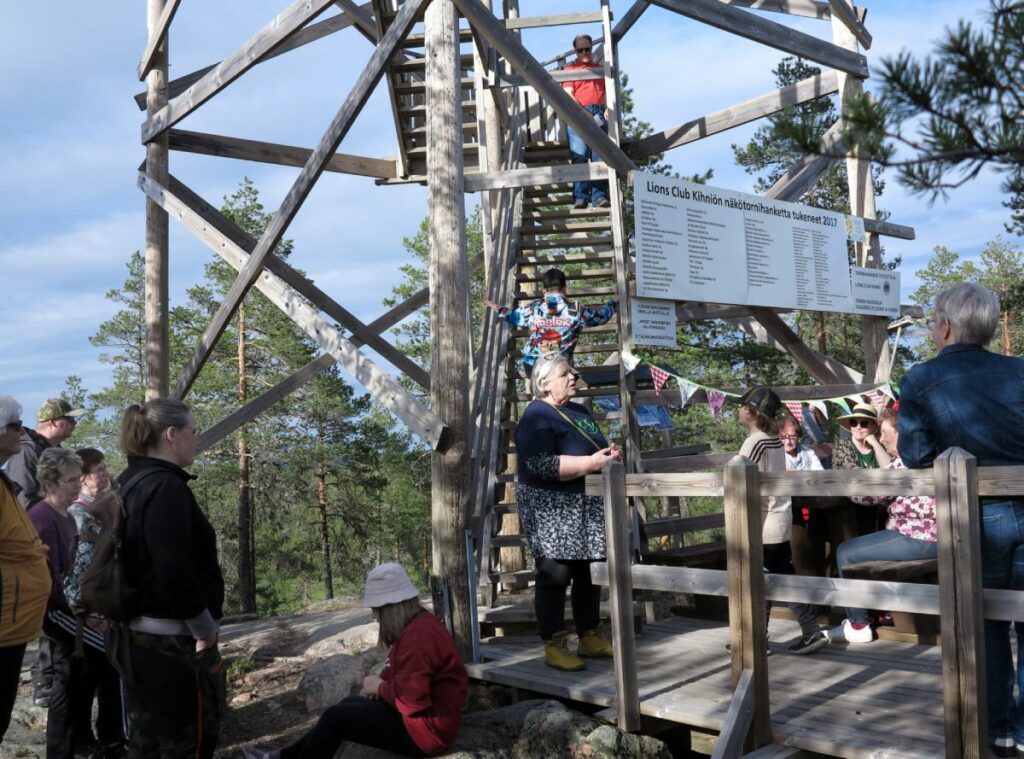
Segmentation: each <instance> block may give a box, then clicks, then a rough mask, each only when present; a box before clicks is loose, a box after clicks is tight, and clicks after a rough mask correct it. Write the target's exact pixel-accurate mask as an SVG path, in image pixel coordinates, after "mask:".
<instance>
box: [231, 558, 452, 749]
mask: <svg viewBox="0 0 1024 759" xmlns="http://www.w3.org/2000/svg"><path fill="white" fill-rule="evenodd" d="M363 605H364V606H366V607H368V608H370V609H373V618H374V619H375V620H377V623H378V624H379V625H380V636H379V639H378V644H377V647H378V648H379V649H380V650H381V651H386V652H387V659H385V661H384V669H383V670H381V673H380V675H368V676H367V677H365V678H364V679H363V687H362V692H361V694H360V695H359V696H350V697H349V698H346V699H343V700H342V701H341V702H340V703H338V704H335V705H334V706H332V707H331V708H329V709H328V710H327V711H325V712H324V713H323V714H322V715H321V716H320V719H319V720H318V721H317V723H316V726H315V727H314V728H313V729H312V730H310V731H309V732H308V733H306V734H305V735H304V736H303V737H302V738H300V739H299V740H298V741H297V742H296V743H293V744H292V745H290V746H288V747H286V748H283V749H278V750H273V751H261V750H259V749H257V748H253V747H252V746H245V747H243V749H242V751H243V753H244V755H245V757H246V759H322V758H323V757H330V756H334V755H335V753H337V751H338V747H339V746H340V745H341V743H342V741H353V742H354V743H361V744H363V745H364V746H373V747H375V748H382V749H386V750H387V751H390V752H395V753H398V754H402V755H403V756H434V755H436V754H442V753H444V752H446V751H447V750H448V749H449V748H451V745H452V744H453V743H454V742H455V738H456V736H457V735H458V733H459V725H460V724H461V723H462V708H463V706H465V704H466V690H467V689H468V687H469V678H468V677H467V676H466V668H465V667H464V666H463V665H462V661H461V659H459V652H458V650H457V649H456V648H455V641H453V640H452V637H451V635H449V634H448V631H447V630H446V629H445V628H444V625H442V624H441V623H440V622H439V621H438V619H437V617H435V616H434V615H433V614H431V613H430V612H428V611H427V610H426V609H424V608H423V606H422V605H421V604H420V599H419V591H418V590H416V586H415V585H413V584H412V581H411V580H410V579H409V575H407V574H406V572H405V569H403V568H402V566H401V565H400V564H381V565H380V566H378V567H375V568H374V569H373V570H371V571H370V574H369V575H367V577H366V595H365V599H364V602H363Z"/></svg>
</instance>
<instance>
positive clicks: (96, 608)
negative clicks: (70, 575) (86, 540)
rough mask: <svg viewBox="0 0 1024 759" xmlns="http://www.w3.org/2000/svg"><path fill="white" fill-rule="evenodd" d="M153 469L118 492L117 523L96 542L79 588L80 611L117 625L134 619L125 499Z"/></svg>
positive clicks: (139, 474) (131, 480)
mask: <svg viewBox="0 0 1024 759" xmlns="http://www.w3.org/2000/svg"><path fill="white" fill-rule="evenodd" d="M154 471H156V470H153V469H147V470H144V471H142V472H138V473H137V474H135V476H133V477H131V478H130V479H129V480H128V481H127V482H126V483H124V484H123V485H121V486H120V487H119V488H118V489H117V494H118V496H119V497H120V501H121V509H120V514H119V516H118V520H117V523H116V524H115V525H114V526H113V527H112V528H111V529H109V530H107V531H106V532H104V533H103V534H102V535H100V536H99V538H97V539H96V541H95V543H94V548H93V557H92V561H91V562H90V563H89V566H88V567H87V568H86V569H85V571H84V572H83V573H82V582H81V586H80V599H81V600H80V604H81V609H82V611H83V612H85V613H86V614H96V615H98V616H101V617H106V618H107V619H110V620H113V621H115V622H127V621H128V620H129V619H131V618H132V617H133V616H135V595H136V593H137V590H138V589H137V588H133V587H132V586H131V585H130V584H129V583H128V579H127V578H126V577H125V574H124V564H123V561H122V550H123V549H122V547H123V545H124V533H125V525H126V522H127V520H128V510H127V509H128V507H127V505H126V499H127V497H128V494H129V493H130V492H131V491H132V489H133V488H134V487H135V486H136V485H138V484H139V482H140V481H141V480H142V479H143V478H145V477H146V475H148V474H152V473H153V472H154Z"/></svg>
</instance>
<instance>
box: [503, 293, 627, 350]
mask: <svg viewBox="0 0 1024 759" xmlns="http://www.w3.org/2000/svg"><path fill="white" fill-rule="evenodd" d="M616 310H617V304H616V302H615V301H614V300H612V299H610V298H609V299H608V300H607V301H605V303H604V305H601V306H582V305H580V303H579V301H575V300H573V301H569V300H566V299H565V296H564V295H560V294H557V293H548V294H547V295H545V297H544V299H543V300H535V301H532V302H530V303H527V304H526V305H524V306H520V307H519V308H516V309H510V308H502V309H500V310H499V311H498V316H499V317H501V318H502V319H504V320H505V321H507V322H508V323H509V324H511V325H512V326H513V327H528V328H529V329H530V336H529V338H528V340H527V343H526V347H525V349H524V350H523V366H525V367H532V366H533V365H534V364H535V363H537V359H538V357H540V356H541V355H542V354H544V353H552V352H554V351H561V353H562V354H563V355H564V356H565V357H566V358H568V359H569V361H570V363H571V362H572V352H573V350H575V348H576V341H577V340H578V339H579V336H580V332H582V331H583V328H584V327H597V326H600V325H601V324H605V323H606V322H608V321H609V320H610V319H611V318H612V317H613V316H615V311H616Z"/></svg>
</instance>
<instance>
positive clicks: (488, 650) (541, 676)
mask: <svg viewBox="0 0 1024 759" xmlns="http://www.w3.org/2000/svg"><path fill="white" fill-rule="evenodd" d="M798 633H799V628H798V627H797V625H796V624H795V623H793V622H789V621H785V620H776V619H773V620H772V622H771V626H770V628H769V635H770V637H771V649H772V653H773V655H772V656H770V657H769V658H768V664H769V670H770V678H771V711H772V732H773V735H774V738H775V741H776V742H777V743H785V744H787V745H790V746H795V747H799V748H804V749H808V750H811V751H818V752H821V753H823V754H830V755H832V756H841V757H849V758H850V759H887V758H889V757H915V758H917V759H935V757H937V756H943V754H944V749H943V726H942V661H941V653H940V650H939V649H938V648H937V647H932V646H920V645H914V644H910V643H900V642H895V641H887V640H879V641H876V642H874V643H872V644H870V645H859V646H848V645H845V644H842V645H833V646H829V647H827V648H825V649H823V650H821V651H819V652H817V653H815V654H811V655H808V656H794V655H792V654H789V653H788V652H786V646H787V645H788V644H789V643H790V642H791V641H792V640H794V639H795V638H796V636H797V635H798ZM728 639H729V628H728V626H726V625H724V624H723V623H721V622H713V621H705V620H695V619H683V618H673V619H670V620H665V621H662V622H656V623H654V624H650V625H647V626H646V627H645V628H644V633H643V635H642V636H640V637H638V638H637V639H636V643H637V669H638V671H639V673H640V700H641V701H640V710H641V713H642V714H644V715H647V716H651V717H657V718H660V719H665V720H671V721H673V722H679V723H683V724H686V725H691V726H693V727H698V728H705V729H710V730H716V731H717V730H719V729H721V726H722V720H723V718H724V716H725V712H726V710H727V709H728V706H729V697H730V692H731V687H730V660H729V655H728V653H726V651H725V644H726V643H727V642H728ZM483 652H484V656H485V657H486V658H487V659H488V661H487V662H486V663H484V664H476V665H470V666H469V667H468V669H469V672H470V676H471V677H473V678H476V679H479V680H486V681H489V682H494V683H501V684H503V685H510V686H515V687H519V688H524V689H528V690H531V691H536V692H540V693H547V694H551V695H554V696H558V697H562V698H568V699H573V700H576V701H583V702H586V703H591V704H599V705H604V706H611V705H612V704H613V703H614V701H615V685H614V674H613V671H612V667H611V663H610V662H608V661H600V660H588V662H587V667H588V668H587V670H586V671H584V672H575V673H568V672H558V671H556V670H553V669H551V668H549V667H547V666H545V665H544V662H543V659H542V656H541V648H540V645H539V643H538V642H537V641H533V642H528V643H527V642H522V641H521V640H520V641H519V642H512V643H503V642H494V643H490V644H487V645H485V646H484V648H483Z"/></svg>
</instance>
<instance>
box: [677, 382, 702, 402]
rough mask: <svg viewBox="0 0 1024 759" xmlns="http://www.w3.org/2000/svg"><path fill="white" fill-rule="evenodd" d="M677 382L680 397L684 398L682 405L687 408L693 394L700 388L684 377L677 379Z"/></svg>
mask: <svg viewBox="0 0 1024 759" xmlns="http://www.w3.org/2000/svg"><path fill="white" fill-rule="evenodd" d="M676 382H678V383H679V397H680V398H682V405H684V406H685V405H686V404H688V403H689V402H690V398H691V397H692V396H693V394H694V393H696V392H697V391H698V390H699V389H700V386H699V385H696V384H694V383H693V382H690V380H688V379H684V378H683V377H676Z"/></svg>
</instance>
